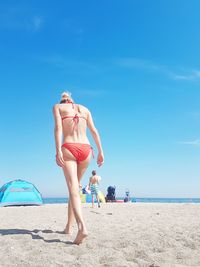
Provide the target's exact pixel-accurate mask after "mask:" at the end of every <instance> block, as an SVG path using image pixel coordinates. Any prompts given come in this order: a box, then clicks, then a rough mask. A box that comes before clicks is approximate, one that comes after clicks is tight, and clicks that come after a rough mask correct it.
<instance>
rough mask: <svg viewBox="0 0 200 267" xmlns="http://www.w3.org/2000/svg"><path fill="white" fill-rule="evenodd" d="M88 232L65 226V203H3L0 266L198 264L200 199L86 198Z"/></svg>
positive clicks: (165, 266) (0, 210) (163, 266)
mask: <svg viewBox="0 0 200 267" xmlns="http://www.w3.org/2000/svg"><path fill="white" fill-rule="evenodd" d="M83 212H84V218H85V220H86V224H87V227H88V230H89V236H88V238H87V239H86V241H85V242H84V243H83V244H81V245H80V246H77V245H73V244H72V243H71V241H73V240H74V237H75V234H76V227H74V233H73V235H72V236H71V237H69V236H67V235H65V234H61V233H59V231H62V230H63V229H64V226H65V223H66V216H67V204H47V205H43V206H39V207H37V206H29V207H23V206H22V207H7V208H5V207H4V208H0V225H1V226H0V240H1V250H0V266H2V267H12V266H20V267H26V266H27V267H28V266H34V267H40V266H47V267H49V266H52V267H56V266H59V267H61V266H66V267H68V266H69V267H70V266H77V267H78V266H80V267H86V266H87V267H90V266H93V267H94V266H95V267H97V266H113V267H115V266H117V267H123V266H127V267H131V266H134V267H136V266H141V267H157V266H160V267H168V266H170V267H181V266H189V267H193V266H198V267H199V266H200V204H190V203H189V204H161V203H123V204H121V203H120V204H119V203H105V204H102V206H101V208H97V207H95V208H94V209H92V208H91V205H90V204H83Z"/></svg>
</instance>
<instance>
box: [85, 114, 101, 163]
mask: <svg viewBox="0 0 200 267" xmlns="http://www.w3.org/2000/svg"><path fill="white" fill-rule="evenodd" d="M87 125H88V128H89V129H90V132H91V134H92V137H93V138H94V141H95V143H96V146H97V148H98V152H99V153H98V157H97V164H98V166H99V167H100V166H101V165H102V164H103V163H104V155H103V149H102V145H101V139H100V136H99V133H98V131H97V129H96V127H95V125H94V122H93V119H92V115H91V113H90V111H88V119H87Z"/></svg>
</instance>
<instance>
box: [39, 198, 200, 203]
mask: <svg viewBox="0 0 200 267" xmlns="http://www.w3.org/2000/svg"><path fill="white" fill-rule="evenodd" d="M117 199H124V198H123V197H119V198H117ZM131 200H132V202H140V203H200V198H132V199H131ZM43 201H44V204H56V203H68V198H43Z"/></svg>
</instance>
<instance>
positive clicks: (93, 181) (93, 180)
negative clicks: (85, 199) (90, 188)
mask: <svg viewBox="0 0 200 267" xmlns="http://www.w3.org/2000/svg"><path fill="white" fill-rule="evenodd" d="M100 180H101V177H100V176H98V175H93V176H92V177H90V183H91V184H99V181H100Z"/></svg>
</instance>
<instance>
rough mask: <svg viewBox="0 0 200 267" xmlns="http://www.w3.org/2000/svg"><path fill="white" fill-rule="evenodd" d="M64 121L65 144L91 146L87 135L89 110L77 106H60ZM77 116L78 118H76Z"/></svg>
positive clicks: (69, 104)
mask: <svg viewBox="0 0 200 267" xmlns="http://www.w3.org/2000/svg"><path fill="white" fill-rule="evenodd" d="M58 108H59V113H60V117H61V120H62V130H63V142H64V143H65V142H73V143H85V144H89V140H88V138H87V135H86V130H87V123H88V113H89V111H88V109H87V108H86V107H84V106H82V105H77V104H71V103H68V104H59V105H58ZM76 115H77V117H75V116H76Z"/></svg>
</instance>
